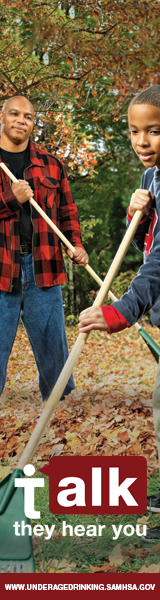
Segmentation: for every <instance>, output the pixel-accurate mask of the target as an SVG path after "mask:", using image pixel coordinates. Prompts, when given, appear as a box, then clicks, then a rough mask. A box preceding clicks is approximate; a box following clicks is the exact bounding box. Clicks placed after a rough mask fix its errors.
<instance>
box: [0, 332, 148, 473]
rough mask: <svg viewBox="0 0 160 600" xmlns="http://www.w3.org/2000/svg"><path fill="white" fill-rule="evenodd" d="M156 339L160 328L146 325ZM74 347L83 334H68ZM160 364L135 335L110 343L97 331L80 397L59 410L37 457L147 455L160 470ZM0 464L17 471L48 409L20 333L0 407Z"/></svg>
mask: <svg viewBox="0 0 160 600" xmlns="http://www.w3.org/2000/svg"><path fill="white" fill-rule="evenodd" d="M146 329H147V331H148V332H149V333H150V334H151V335H152V336H153V337H154V339H156V338H157V342H158V332H157V329H155V330H154V328H152V331H153V334H152V331H151V328H150V327H149V326H147V328H146ZM67 335H68V343H69V347H72V346H73V343H74V341H75V339H76V337H77V330H76V329H75V328H72V329H71V328H69V329H68V331H67ZM156 371H157V364H156V362H155V360H154V358H153V357H152V355H151V353H150V351H149V350H148V348H147V346H146V345H145V344H144V342H143V340H142V341H141V338H140V336H139V335H138V334H137V333H136V332H134V330H133V329H131V330H130V331H129V330H127V331H126V332H123V333H121V334H118V335H113V336H111V337H107V336H106V335H105V334H104V333H99V332H92V333H91V334H90V336H89V338H88V342H87V344H86V346H85V348H84V351H83V353H82V354H81V356H80V358H79V361H78V363H77V365H76V368H75V370H74V379H75V384H76V391H73V392H72V394H71V395H70V396H68V397H67V396H66V397H65V400H64V401H63V402H59V404H58V405H57V407H56V409H55V412H54V414H53V417H52V419H51V421H50V423H49V425H48V427H47V429H46V432H45V433H44V435H43V438H42V441H41V443H40V445H39V447H38V449H37V451H36V454H35V460H36V462H38V463H40V465H42V463H44V462H45V461H47V462H48V459H49V458H50V457H51V456H53V455H60V454H73V455H83V456H84V455H122V456H125V455H141V456H145V457H146V458H147V462H148V467H149V468H150V469H153V468H157V466H158V463H157V449H156V440H155V434H154V427H153V419H152V390H153V386H154V380H155V375H156ZM0 408H1V419H0V441H1V445H0V460H1V462H2V463H3V462H4V461H8V460H9V461H10V463H11V467H13V466H14V465H15V464H16V463H17V460H18V458H19V457H20V456H21V454H22V452H23V450H24V447H25V445H26V442H27V441H28V439H29V436H30V435H31V433H32V431H33V430H34V427H35V425H36V423H37V420H38V418H39V416H40V415H41V413H42V410H43V403H42V401H41V396H40V392H39V388H38V382H37V369H36V366H35V361H34V357H33V354H32V351H31V349H30V345H29V342H28V339H27V335H26V333H25V331H24V329H23V327H22V325H20V326H19V328H18V332H17V337H16V340H15V343H14V347H13V350H12V354H11V356H10V360H9V364H8V375H7V383H6V387H5V390H4V392H3V394H2V396H1V401H0Z"/></svg>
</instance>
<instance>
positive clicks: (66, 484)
mask: <svg viewBox="0 0 160 600" xmlns="http://www.w3.org/2000/svg"><path fill="white" fill-rule="evenodd" d="M39 470H40V471H41V473H44V474H45V475H48V477H49V510H50V512H51V513H53V514H116V515H117V514H126V515H128V514H141V513H142V514H143V513H145V512H146V508H147V461H146V459H145V458H143V457H142V456H101V457H100V456H95V457H94V456H55V457H52V458H51V459H50V461H49V464H48V465H47V466H45V467H43V469H39Z"/></svg>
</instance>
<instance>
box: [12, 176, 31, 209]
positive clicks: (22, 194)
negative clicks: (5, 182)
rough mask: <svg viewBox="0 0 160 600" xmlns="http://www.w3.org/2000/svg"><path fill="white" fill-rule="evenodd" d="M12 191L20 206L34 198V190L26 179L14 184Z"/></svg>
mask: <svg viewBox="0 0 160 600" xmlns="http://www.w3.org/2000/svg"><path fill="white" fill-rule="evenodd" d="M11 189H12V192H13V194H14V195H15V196H16V198H17V200H18V202H19V204H23V203H24V202H27V200H30V198H33V190H32V189H31V187H30V185H29V183H28V181H25V179H19V180H18V182H17V183H12V186H11Z"/></svg>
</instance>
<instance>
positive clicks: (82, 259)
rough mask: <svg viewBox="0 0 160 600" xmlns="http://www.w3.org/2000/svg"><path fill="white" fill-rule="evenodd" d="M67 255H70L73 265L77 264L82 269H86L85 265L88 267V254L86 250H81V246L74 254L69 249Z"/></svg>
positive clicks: (76, 248) (77, 247)
mask: <svg viewBox="0 0 160 600" xmlns="http://www.w3.org/2000/svg"><path fill="white" fill-rule="evenodd" d="M66 253H67V254H68V256H69V258H71V260H72V262H73V263H77V264H78V265H81V266H82V267H84V266H85V265H87V263H88V254H87V252H86V251H85V249H84V248H81V247H79V246H75V251H74V253H73V252H72V251H71V250H69V249H68V248H67V249H66Z"/></svg>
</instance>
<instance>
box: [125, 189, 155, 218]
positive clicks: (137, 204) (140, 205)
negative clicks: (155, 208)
mask: <svg viewBox="0 0 160 600" xmlns="http://www.w3.org/2000/svg"><path fill="white" fill-rule="evenodd" d="M154 199H155V196H154V194H151V192H150V191H149V190H141V189H140V190H136V191H135V192H134V194H132V197H131V201H130V205H129V208H128V212H129V215H131V217H133V215H134V213H135V212H136V210H141V211H142V212H143V213H144V215H149V211H150V208H151V207H152V204H153V202H154Z"/></svg>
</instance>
